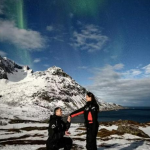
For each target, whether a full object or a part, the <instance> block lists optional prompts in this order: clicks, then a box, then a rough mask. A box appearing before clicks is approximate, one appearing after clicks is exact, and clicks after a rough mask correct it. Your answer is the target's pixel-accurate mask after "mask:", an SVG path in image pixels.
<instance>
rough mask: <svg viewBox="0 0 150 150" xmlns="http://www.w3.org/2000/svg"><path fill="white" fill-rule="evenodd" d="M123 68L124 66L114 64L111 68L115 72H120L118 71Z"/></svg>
mask: <svg viewBox="0 0 150 150" xmlns="http://www.w3.org/2000/svg"><path fill="white" fill-rule="evenodd" d="M123 67H124V64H116V65H114V66H113V68H114V69H115V70H120V69H122V68H123Z"/></svg>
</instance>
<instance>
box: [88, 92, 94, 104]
mask: <svg viewBox="0 0 150 150" xmlns="http://www.w3.org/2000/svg"><path fill="white" fill-rule="evenodd" d="M92 100H95V96H94V94H93V93H91V92H87V93H86V101H87V102H89V101H92Z"/></svg>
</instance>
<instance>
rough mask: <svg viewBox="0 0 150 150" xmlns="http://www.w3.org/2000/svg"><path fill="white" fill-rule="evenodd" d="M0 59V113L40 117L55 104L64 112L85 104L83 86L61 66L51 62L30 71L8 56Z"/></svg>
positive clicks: (105, 106)
mask: <svg viewBox="0 0 150 150" xmlns="http://www.w3.org/2000/svg"><path fill="white" fill-rule="evenodd" d="M0 60H1V63H0V64H1V70H2V71H1V72H0V74H1V79H0V89H1V90H0V102H1V103H0V114H1V116H0V117H2V116H3V117H8V115H9V117H11V118H14V117H15V118H16V117H17V118H20V117H28V118H30V119H33V118H34V119H35V118H38V119H44V118H47V117H49V114H52V113H53V109H54V108H55V107H57V106H60V107H61V108H62V109H63V112H64V114H67V113H70V112H72V111H74V110H76V109H78V108H80V107H82V106H84V105H85V103H86V101H85V93H86V92H87V91H86V89H85V88H84V87H82V86H81V85H79V84H78V83H77V82H76V81H75V80H73V79H72V78H71V77H70V76H69V75H68V74H67V73H65V72H64V71H63V70H62V69H61V68H59V67H56V66H54V67H51V68H48V69H47V70H46V71H37V72H33V71H32V69H30V68H29V67H28V66H19V65H17V64H16V63H15V62H13V61H11V60H9V59H8V58H2V57H0ZM99 105H100V110H110V109H120V108H122V107H121V106H119V105H117V104H112V103H105V102H103V101H102V100H100V99H99ZM3 117H2V118H3Z"/></svg>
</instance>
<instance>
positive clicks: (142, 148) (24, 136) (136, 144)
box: [0, 123, 150, 150]
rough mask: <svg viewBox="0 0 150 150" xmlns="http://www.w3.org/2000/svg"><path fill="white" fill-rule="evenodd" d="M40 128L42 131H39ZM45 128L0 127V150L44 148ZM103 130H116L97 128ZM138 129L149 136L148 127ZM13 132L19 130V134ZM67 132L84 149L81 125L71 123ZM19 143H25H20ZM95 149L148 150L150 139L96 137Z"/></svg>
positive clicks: (22, 125) (121, 136) (108, 127)
mask: <svg viewBox="0 0 150 150" xmlns="http://www.w3.org/2000/svg"><path fill="white" fill-rule="evenodd" d="M27 127H28V128H30V130H28V129H27ZM41 127H43V129H40V130H39V128H41ZM46 127H48V124H47V123H18V124H17V123H15V124H7V125H3V126H0V150H10V149H11V150H37V149H38V148H41V147H45V144H44V143H45V142H46V140H47V138H48V132H47V128H46ZM103 128H105V129H107V130H109V131H111V130H116V129H117V126H116V125H112V126H104V125H102V126H100V127H99V130H100V129H103ZM140 129H142V130H144V132H145V133H146V134H148V135H149V134H150V132H149V129H150V126H147V127H145V128H143V127H140ZM15 130H19V132H18V131H15ZM69 131H70V132H71V135H70V137H71V138H72V139H73V143H74V144H76V145H78V148H77V149H78V150H80V149H81V150H83V149H86V147H85V145H86V140H85V138H86V135H85V134H84V133H85V130H84V126H83V124H77V123H72V124H71V127H70V129H69ZM79 133H80V134H81V133H83V135H80V136H79V135H78V134H79ZM9 138H12V139H9ZM10 140H11V141H10ZM36 140H37V143H32V142H36ZM13 141H15V142H17V141H18V144H12V145H11V144H10V142H13ZM21 141H22V142H25V143H20V142H21ZM3 142H6V143H5V145H4V144H2V143H3ZM28 142H29V143H28ZM30 142H31V143H32V144H31V143H30ZM40 142H41V143H40ZM97 147H98V150H104V149H109V150H133V149H135V150H150V138H147V139H146V138H145V139H144V138H141V137H138V136H134V135H131V134H124V135H111V136H109V137H106V138H100V137H97ZM72 150H74V149H72Z"/></svg>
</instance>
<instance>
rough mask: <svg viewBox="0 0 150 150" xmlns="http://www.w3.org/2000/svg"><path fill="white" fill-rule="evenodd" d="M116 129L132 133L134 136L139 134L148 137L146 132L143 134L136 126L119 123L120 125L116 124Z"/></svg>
mask: <svg viewBox="0 0 150 150" xmlns="http://www.w3.org/2000/svg"><path fill="white" fill-rule="evenodd" d="M117 131H118V132H120V133H128V134H132V135H136V136H140V137H144V138H149V136H148V135H147V134H145V133H144V132H143V131H142V130H140V129H139V128H138V127H136V126H130V125H125V126H123V125H120V126H118V129H117Z"/></svg>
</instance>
